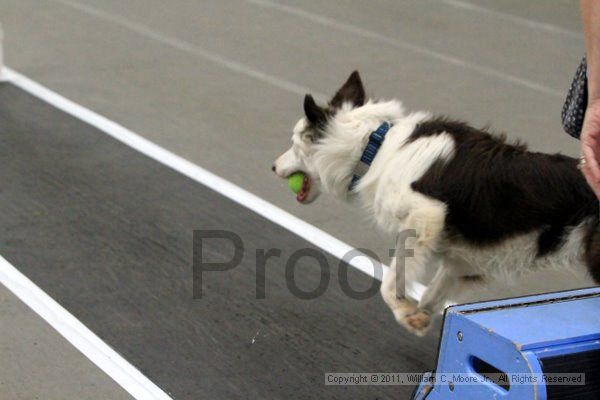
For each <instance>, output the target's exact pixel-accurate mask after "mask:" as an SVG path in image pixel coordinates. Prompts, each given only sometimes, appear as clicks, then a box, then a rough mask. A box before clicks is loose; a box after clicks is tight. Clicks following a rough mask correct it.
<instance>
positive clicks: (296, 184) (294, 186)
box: [288, 172, 304, 194]
mask: <svg viewBox="0 0 600 400" xmlns="http://www.w3.org/2000/svg"><path fill="white" fill-rule="evenodd" d="M303 182H304V172H294V173H293V174H291V175H290V176H288V186H289V188H290V189H291V190H292V192H294V193H296V194H298V192H299V191H300V190H301V189H302V183H303Z"/></svg>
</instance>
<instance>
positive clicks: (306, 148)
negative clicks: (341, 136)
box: [273, 71, 365, 204]
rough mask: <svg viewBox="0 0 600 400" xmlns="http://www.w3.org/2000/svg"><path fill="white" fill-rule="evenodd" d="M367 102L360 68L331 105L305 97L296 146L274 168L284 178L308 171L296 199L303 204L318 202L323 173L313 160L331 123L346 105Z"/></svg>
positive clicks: (298, 123) (297, 129)
mask: <svg viewBox="0 0 600 400" xmlns="http://www.w3.org/2000/svg"><path fill="white" fill-rule="evenodd" d="M364 103H365V90H364V87H363V84H362V81H361V79H360V75H359V74H358V71H354V72H353V73H352V74H351V75H350V77H349V78H348V80H347V81H346V83H344V84H343V85H342V87H341V88H340V89H339V90H338V91H337V93H336V94H335V95H334V96H333V97H332V99H331V100H330V101H329V103H328V104H327V106H325V107H321V106H319V105H317V103H316V102H315V100H314V98H313V97H312V96H311V95H310V94H307V95H306V97H304V114H305V116H304V117H302V118H301V119H300V120H299V121H298V122H297V123H296V126H295V127H294V130H293V135H292V147H290V149H289V150H288V151H286V152H285V153H283V154H282V155H281V156H280V157H279V158H277V160H275V163H274V164H273V171H274V172H275V173H276V174H277V175H278V176H280V177H281V178H287V177H289V176H290V175H291V174H293V173H294V172H303V173H304V174H305V178H304V182H303V184H302V189H301V190H300V191H299V192H298V194H297V196H296V199H297V200H298V201H299V202H300V203H303V204H308V203H311V202H312V201H314V200H315V199H316V198H317V197H318V196H319V194H320V191H321V181H322V179H321V176H320V174H319V171H318V170H317V168H316V166H315V163H314V162H313V159H314V155H315V152H316V150H317V149H318V145H319V143H320V142H321V141H322V139H323V138H324V137H325V136H326V135H327V125H328V123H329V121H330V120H331V119H332V118H333V117H334V116H335V114H336V112H337V111H338V110H340V109H341V108H342V107H360V106H362V105H363V104H364Z"/></svg>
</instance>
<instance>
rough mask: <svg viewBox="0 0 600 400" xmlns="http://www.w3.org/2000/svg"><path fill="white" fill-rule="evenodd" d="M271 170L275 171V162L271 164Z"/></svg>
mask: <svg viewBox="0 0 600 400" xmlns="http://www.w3.org/2000/svg"><path fill="white" fill-rule="evenodd" d="M271 171H273V172H275V164H273V165H272V166H271Z"/></svg>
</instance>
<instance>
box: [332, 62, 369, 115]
mask: <svg viewBox="0 0 600 400" xmlns="http://www.w3.org/2000/svg"><path fill="white" fill-rule="evenodd" d="M343 103H352V105H353V106H354V107H360V106H362V105H363V104H365V88H364V87H363V84H362V80H361V79H360V75H359V74H358V71H354V72H353V73H351V74H350V77H348V80H347V81H346V83H344V84H343V85H342V87H341V88H340V90H338V91H337V93H336V94H335V96H333V98H332V99H331V101H330V102H329V104H330V105H331V106H332V107H335V108H340V107H341V106H342V104H343Z"/></svg>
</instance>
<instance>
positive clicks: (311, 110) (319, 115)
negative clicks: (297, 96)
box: [304, 94, 327, 126]
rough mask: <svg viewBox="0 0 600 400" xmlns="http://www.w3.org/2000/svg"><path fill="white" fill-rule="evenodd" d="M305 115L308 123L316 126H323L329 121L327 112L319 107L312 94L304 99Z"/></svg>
mask: <svg viewBox="0 0 600 400" xmlns="http://www.w3.org/2000/svg"><path fill="white" fill-rule="evenodd" d="M304 113H305V114H306V118H307V119H308V121H309V122H310V123H311V124H313V125H315V126H321V125H323V124H324V123H325V120H326V119H327V115H326V114H325V110H323V109H322V108H321V107H319V106H318V105H317V103H316V102H315V99H313V97H312V96H311V95H310V94H307V95H306V96H305V97H304Z"/></svg>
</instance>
